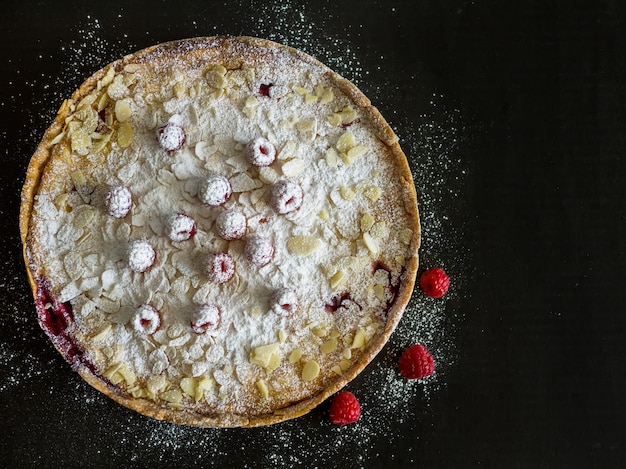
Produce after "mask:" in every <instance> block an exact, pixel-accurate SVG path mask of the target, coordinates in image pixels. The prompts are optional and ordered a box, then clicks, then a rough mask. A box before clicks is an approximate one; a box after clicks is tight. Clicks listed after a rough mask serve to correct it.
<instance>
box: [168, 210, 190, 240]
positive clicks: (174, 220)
mask: <svg viewBox="0 0 626 469" xmlns="http://www.w3.org/2000/svg"><path fill="white" fill-rule="evenodd" d="M165 233H166V234H167V237H168V238H169V239H171V240H172V241H173V242H175V243H180V242H182V241H186V240H188V239H189V238H191V237H192V236H193V235H194V234H196V222H195V221H194V220H193V218H191V217H190V216H189V215H185V214H184V213H173V214H172V215H170V216H169V217H168V218H167V220H166V221H165Z"/></svg>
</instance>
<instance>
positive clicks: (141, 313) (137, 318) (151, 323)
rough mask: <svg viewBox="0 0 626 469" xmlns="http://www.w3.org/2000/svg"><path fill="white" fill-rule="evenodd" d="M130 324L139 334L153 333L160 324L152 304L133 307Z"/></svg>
mask: <svg viewBox="0 0 626 469" xmlns="http://www.w3.org/2000/svg"><path fill="white" fill-rule="evenodd" d="M132 325H133V329H135V332H137V333H139V334H148V335H149V334H154V333H155V332H156V331H157V329H158V328H159V326H160V325H161V317H160V316H159V312H158V311H157V310H156V309H154V307H153V306H150V305H146V304H143V305H139V306H137V309H135V314H134V315H133V318H132Z"/></svg>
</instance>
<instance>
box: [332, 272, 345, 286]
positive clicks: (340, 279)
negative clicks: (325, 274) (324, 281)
mask: <svg viewBox="0 0 626 469" xmlns="http://www.w3.org/2000/svg"><path fill="white" fill-rule="evenodd" d="M347 279H348V277H347V275H346V272H345V271H343V270H338V271H337V272H335V274H334V275H333V276H332V277H331V278H330V288H332V289H333V290H337V289H339V288H341V286H342V285H343V284H344V283H346V280H347Z"/></svg>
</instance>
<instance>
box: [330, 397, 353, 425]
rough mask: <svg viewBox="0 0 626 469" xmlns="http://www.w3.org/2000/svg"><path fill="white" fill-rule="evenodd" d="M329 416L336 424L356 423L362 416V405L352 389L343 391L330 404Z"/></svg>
mask: <svg viewBox="0 0 626 469" xmlns="http://www.w3.org/2000/svg"><path fill="white" fill-rule="evenodd" d="M328 416H329V417H330V421H331V422H332V423H334V424H335V425H347V424H349V423H354V422H356V421H357V420H359V417H360V416H361V405H360V404H359V401H358V400H357V398H356V397H355V396H354V394H352V393H351V392H350V391H341V392H340V393H338V394H337V395H335V397H334V399H333V402H332V403H331V404H330V409H329V410H328Z"/></svg>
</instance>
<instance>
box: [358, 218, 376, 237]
mask: <svg viewBox="0 0 626 469" xmlns="http://www.w3.org/2000/svg"><path fill="white" fill-rule="evenodd" d="M375 222H376V220H375V219H374V217H373V216H372V215H370V214H369V213H365V214H364V215H363V216H362V217H361V223H360V226H361V231H362V232H363V233H367V232H368V231H369V230H370V228H371V227H372V226H374V223H375Z"/></svg>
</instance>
